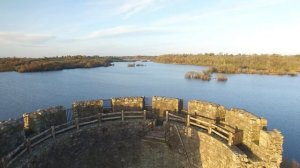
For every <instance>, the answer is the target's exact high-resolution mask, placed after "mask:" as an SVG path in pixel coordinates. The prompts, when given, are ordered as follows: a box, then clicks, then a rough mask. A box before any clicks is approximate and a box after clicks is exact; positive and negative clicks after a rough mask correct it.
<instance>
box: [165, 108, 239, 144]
mask: <svg viewBox="0 0 300 168" xmlns="http://www.w3.org/2000/svg"><path fill="white" fill-rule="evenodd" d="M166 121H176V122H181V123H185V124H186V126H188V127H189V126H195V127H198V128H201V129H205V130H207V132H208V134H212V133H214V134H215V135H217V136H219V137H221V138H223V139H225V140H226V141H227V142H228V145H229V146H231V145H232V144H233V139H234V134H235V133H233V132H230V131H228V130H226V129H224V128H222V127H220V126H217V125H215V124H211V123H209V122H206V121H202V120H200V119H197V118H194V117H191V116H190V115H189V114H187V117H186V118H184V117H181V116H178V115H175V114H172V113H169V112H168V111H167V112H166Z"/></svg>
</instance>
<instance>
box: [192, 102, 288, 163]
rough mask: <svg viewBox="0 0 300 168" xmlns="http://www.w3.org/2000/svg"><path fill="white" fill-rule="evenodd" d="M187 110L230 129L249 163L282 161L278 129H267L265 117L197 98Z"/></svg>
mask: <svg viewBox="0 0 300 168" xmlns="http://www.w3.org/2000/svg"><path fill="white" fill-rule="evenodd" d="M188 113H189V114H190V115H192V116H197V117H198V118H200V119H201V120H204V121H208V122H210V123H213V124H216V125H218V126H220V127H223V128H225V129H227V130H228V131H230V132H233V133H234V139H233V142H234V144H235V145H237V144H239V145H238V146H239V147H240V148H241V149H242V150H243V152H245V153H247V154H249V156H251V157H252V160H253V161H252V163H251V164H252V165H255V166H258V165H266V167H279V165H280V163H281V161H282V144H283V136H282V135H281V133H280V132H279V131H266V129H267V120H266V119H264V118H261V117H257V116H255V115H253V114H251V113H249V112H247V111H245V110H242V109H236V108H233V109H226V108H225V107H223V106H220V105H218V104H214V103H209V102H204V101H199V100H192V101H189V102H188ZM254 160H256V161H254ZM257 160H262V161H257Z"/></svg>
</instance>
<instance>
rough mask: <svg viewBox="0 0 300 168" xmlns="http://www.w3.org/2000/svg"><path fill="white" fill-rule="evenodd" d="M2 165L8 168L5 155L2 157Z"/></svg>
mask: <svg viewBox="0 0 300 168" xmlns="http://www.w3.org/2000/svg"><path fill="white" fill-rule="evenodd" d="M1 165H2V167H3V168H6V167H7V166H6V161H5V158H4V157H3V158H1Z"/></svg>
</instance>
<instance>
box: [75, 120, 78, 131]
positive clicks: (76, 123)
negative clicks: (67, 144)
mask: <svg viewBox="0 0 300 168" xmlns="http://www.w3.org/2000/svg"><path fill="white" fill-rule="evenodd" d="M75 125H76V129H77V131H78V130H79V120H78V118H77V117H76V118H75Z"/></svg>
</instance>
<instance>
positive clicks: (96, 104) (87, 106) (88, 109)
mask: <svg viewBox="0 0 300 168" xmlns="http://www.w3.org/2000/svg"><path fill="white" fill-rule="evenodd" d="M72 108H73V118H76V117H78V118H82V117H88V116H92V115H96V114H98V113H100V112H103V100H101V99H99V100H88V101H78V102H74V103H73V104H72Z"/></svg>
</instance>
